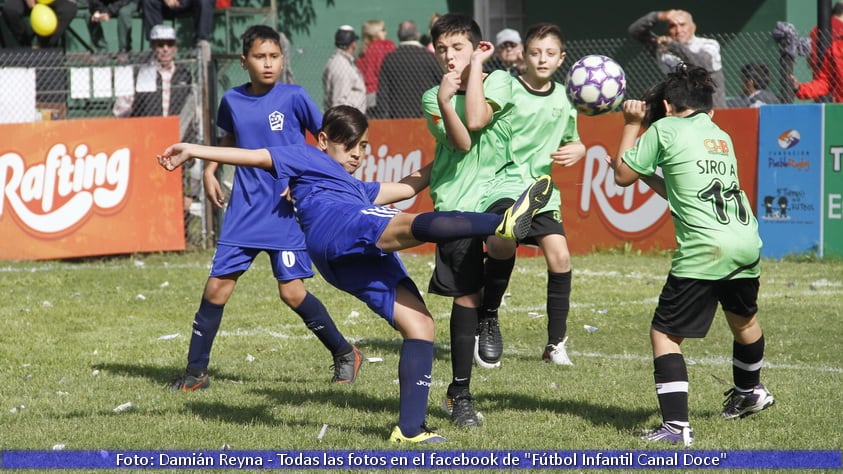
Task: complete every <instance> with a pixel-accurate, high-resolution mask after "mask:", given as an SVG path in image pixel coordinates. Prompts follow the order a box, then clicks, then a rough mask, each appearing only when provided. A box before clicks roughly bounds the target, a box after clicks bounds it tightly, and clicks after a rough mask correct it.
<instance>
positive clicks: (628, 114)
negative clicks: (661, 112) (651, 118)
mask: <svg viewBox="0 0 843 474" xmlns="http://www.w3.org/2000/svg"><path fill="white" fill-rule="evenodd" d="M646 113H647V103H646V102H644V101H643V100H625V101H624V102H623V120H624V123H626V124H627V125H641V122H643V121H644V115H646Z"/></svg>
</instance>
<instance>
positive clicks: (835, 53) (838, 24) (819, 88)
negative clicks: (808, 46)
mask: <svg viewBox="0 0 843 474" xmlns="http://www.w3.org/2000/svg"><path fill="white" fill-rule="evenodd" d="M831 14H832V18H831V44H829V46H828V49H827V50H826V51H825V54H823V57H822V61H819V60H818V59H817V54H816V53H817V51H816V48H814V50H813V53H812V56H811V57H812V61H815V62H819V63H820V64H819V65H818V66H817V64H816V63H813V62H812V64H811V69H813V70H814V79H813V80H812V81H810V82H805V83H803V84H800V83H799V82H798V81H797V80H796V78H795V77H793V76H791V79H792V80H793V90H794V91H795V93H796V97H797V98H799V99H819V98H821V97H823V96H825V95H829V94H830V95H831V100H832V101H834V102H838V103H841V102H843V2H837V4H835V5H834V8H833V9H832V10H831ZM815 31H816V30H815ZM815 31H814V32H812V37H816V34H814V33H815ZM815 68H816V69H815Z"/></svg>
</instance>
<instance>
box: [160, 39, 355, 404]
mask: <svg viewBox="0 0 843 474" xmlns="http://www.w3.org/2000/svg"><path fill="white" fill-rule="evenodd" d="M240 62H241V65H242V66H243V69H245V70H247V71H248V73H249V82H248V83H246V84H243V85H241V86H237V87H234V88H233V89H231V90H229V91H227V92H226V93H225V95H224V96H223V98H222V101H221V102H220V107H219V112H218V114H217V125H218V126H219V127H220V128H221V129H222V130H223V131H225V135H224V136H223V138H222V140H221V142H220V145H221V146H237V147H240V148H261V147H267V146H279V145H293V144H300V143H304V141H305V137H304V134H305V130H309V131H310V133H312V134H313V135H314V136H316V133H317V132H318V131H319V127H321V125H322V114H321V113H320V112H319V109H318V108H317V107H316V105H315V104H314V103H313V101H312V100H311V99H310V97H309V96H308V95H307V92H305V90H304V89H303V88H302V87H300V86H297V85H288V84H281V83H278V78H279V77H280V75H281V71H282V68H283V62H284V56H283V53H282V50H281V40H280V36H279V34H278V33H277V32H276V31H275V30H274V29H272V28H270V27H268V26H264V25H256V26H252V27H250V28H248V29H247V30H246V32H245V33H244V34H243V55H242V56H241V57H240ZM217 166H218V165H217V163H213V162H211V163H208V164H207V165H206V167H205V191H206V193H207V195H208V198H209V200H210V201H211V202H212V203H214V205H215V206H217V207H220V208H221V207H223V203H224V202H223V193H222V188H221V187H220V184H219V181H218V180H217V178H216V176H215V172H216V170H217ZM286 187H287V183H286V181H285V180H277V179H275V177H274V176H272V174H271V173H268V172H267V171H265V170H262V169H257V168H250V167H238V168H237V169H236V171H235V172H234V184H233V189H232V192H231V198H230V201H229V203H228V208H227V209H226V212H225V219H224V220H223V224H222V231H221V232H220V237H219V240H218V242H217V250H216V253H215V254H214V260H213V263H212V265H211V273H210V276H209V277H208V281H207V283H206V284H205V291H204V293H203V295H202V302H201V303H200V305H199V310H198V311H197V312H196V316H195V319H194V320H193V332H192V335H191V338H190V348H189V349H188V356H187V369H186V370H185V372H184V373H183V374H182V375H181V376H179V377H177V378H176V379H175V380H174V381H173V382H172V384H171V388H172V389H173V390H182V391H190V390H196V389H202V388H207V387H208V386H209V385H210V380H209V377H208V364H209V361H210V355H211V346H212V344H213V342H214V337H215V336H216V334H217V330H218V329H219V326H220V322H221V320H222V315H223V309H224V307H225V304H226V302H227V301H228V299H229V297H231V294H232V292H233V291H234V287H235V285H236V284H237V279H238V278H240V276H241V275H242V274H243V273H244V272H245V271H246V270H248V269H249V267H250V266H251V264H252V262H253V261H254V259H255V258H256V257H257V256H258V254H260V253H261V252H266V253H267V254H268V255H269V259H270V263H271V265H272V271H273V274H274V275H275V278H276V279H277V280H278V293H279V294H280V296H281V300H282V301H284V303H285V304H286V305H287V306H289V307H290V309H292V310H293V311H295V312H296V313H297V314H298V315H299V316H300V317H301V319H302V321H304V323H305V325H306V326H307V327H308V329H310V330H311V331H312V332H313V333H314V334H315V335H316V337H317V338H319V340H320V341H321V342H322V344H323V345H324V346H325V347H326V348H327V349H328V350H329V351H331V355H332V356H333V359H334V377H333V382H334V383H350V382H353V381H354V379H355V377H356V376H357V372H358V370H359V369H360V365H361V364H362V363H363V354H362V353H361V352H360V351H359V350H358V349H357V347H355V346H353V345H351V344H349V343H348V341H346V339H345V338H344V337H343V335H342V334H341V333H340V331H339V330H338V329H337V327H336V325H335V324H334V321H333V320H332V319H331V316H330V314H328V310H327V309H326V308H325V306H324V305H323V304H322V302H321V301H319V299H317V298H316V297H315V296H313V295H312V294H311V293H310V292H308V291H307V290H306V289H305V287H304V283H303V281H302V280H303V279H304V278H310V277H312V276H313V270H312V269H311V266H310V258H309V256H308V255H307V250H306V248H305V244H304V234H302V231H301V228H300V227H299V224H298V223H297V222H296V219H295V216H294V215H293V207H292V205H290V203H289V202H288V201H287V200H286V199H282V198H281V197H280V196H281V193H282V192H283V191H284V190H285V189H286Z"/></svg>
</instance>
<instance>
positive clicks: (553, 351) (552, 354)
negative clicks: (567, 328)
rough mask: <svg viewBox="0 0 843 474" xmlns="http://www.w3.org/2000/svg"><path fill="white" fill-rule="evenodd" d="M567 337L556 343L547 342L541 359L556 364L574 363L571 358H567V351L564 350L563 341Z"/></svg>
mask: <svg viewBox="0 0 843 474" xmlns="http://www.w3.org/2000/svg"><path fill="white" fill-rule="evenodd" d="M566 342H568V338H567V337H566V338H565V339H562V342H560V343H558V344H548V345H546V346H545V347H544V354H542V360H543V361H545V362H552V363H554V364H556V365H574V363H573V362H571V359H570V358H568V351H566V350H565V343H566Z"/></svg>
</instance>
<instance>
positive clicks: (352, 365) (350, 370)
mask: <svg viewBox="0 0 843 474" xmlns="http://www.w3.org/2000/svg"><path fill="white" fill-rule="evenodd" d="M361 365H363V353H362V352H360V349H358V348H357V346H351V352H349V353H348V354H343V355H338V356H334V365H333V366H332V367H333V368H334V378H333V379H331V382H333V383H337V384H340V383H353V382H354V379H356V378H357V373H358V372H360V366H361Z"/></svg>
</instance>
